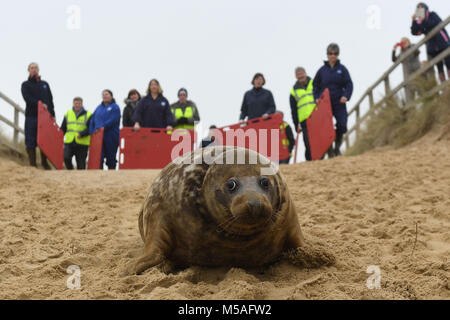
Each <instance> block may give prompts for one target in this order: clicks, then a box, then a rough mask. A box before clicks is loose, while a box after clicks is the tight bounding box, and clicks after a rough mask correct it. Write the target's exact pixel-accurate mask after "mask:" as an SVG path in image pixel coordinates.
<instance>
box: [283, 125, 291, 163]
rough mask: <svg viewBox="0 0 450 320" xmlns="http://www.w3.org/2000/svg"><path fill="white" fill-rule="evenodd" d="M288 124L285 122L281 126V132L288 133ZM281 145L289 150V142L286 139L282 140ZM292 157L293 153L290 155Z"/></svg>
mask: <svg viewBox="0 0 450 320" xmlns="http://www.w3.org/2000/svg"><path fill="white" fill-rule="evenodd" d="M287 126H288V124H287V122H286V121H283V123H282V124H281V125H280V130H281V131H283V130H284V131H286V128H287ZM281 144H282V146H283V147H284V148H289V140H288V139H287V137H286V138H283V139H281ZM289 155H290V156H292V152H291V153H290V154H289Z"/></svg>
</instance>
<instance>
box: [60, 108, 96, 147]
mask: <svg viewBox="0 0 450 320" xmlns="http://www.w3.org/2000/svg"><path fill="white" fill-rule="evenodd" d="M86 113H87V111H86V110H85V109H84V108H83V109H82V110H81V112H80V114H79V115H78V116H77V119H78V118H79V117H81V116H83V115H85V114H86ZM91 119H92V116H91V117H90V118H89V119H88V121H87V123H86V125H87V127H86V130H83V131H82V132H80V136H81V137H86V136H88V135H89V124H90V122H91ZM61 130H62V132H64V134H66V131H67V119H66V117H65V115H64V120H63V122H62V123H61ZM74 141H75V140H74Z"/></svg>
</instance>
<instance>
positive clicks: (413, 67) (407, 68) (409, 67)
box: [392, 37, 420, 103]
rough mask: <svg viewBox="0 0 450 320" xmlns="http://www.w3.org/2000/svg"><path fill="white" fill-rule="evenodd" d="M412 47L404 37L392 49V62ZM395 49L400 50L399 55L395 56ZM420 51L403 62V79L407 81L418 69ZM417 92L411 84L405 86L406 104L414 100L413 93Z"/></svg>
mask: <svg viewBox="0 0 450 320" xmlns="http://www.w3.org/2000/svg"><path fill="white" fill-rule="evenodd" d="M412 46H413V45H412V44H411V41H409V39H408V38H406V37H404V38H402V39H401V41H400V42H399V43H397V44H395V46H394V48H393V49H392V62H395V61H397V59H398V58H400V57H402V56H403V55H404V54H405V53H406V52H407V51H408V50H409V49H411V47H412ZM397 48H400V53H399V55H398V56H397V53H396V51H397ZM419 55H420V51H419V50H416V51H415V52H414V53H413V54H412V55H410V56H409V57H408V58H406V59H405V60H403V62H402V67H403V79H404V80H407V79H408V78H409V76H410V75H412V74H413V73H414V72H415V71H417V70H419V69H420V61H419ZM416 91H417V88H415V86H414V85H413V84H407V85H406V87H405V93H406V102H407V103H408V102H410V101H412V100H413V99H414V93H415V92H416Z"/></svg>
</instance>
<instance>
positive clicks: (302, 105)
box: [289, 67, 316, 161]
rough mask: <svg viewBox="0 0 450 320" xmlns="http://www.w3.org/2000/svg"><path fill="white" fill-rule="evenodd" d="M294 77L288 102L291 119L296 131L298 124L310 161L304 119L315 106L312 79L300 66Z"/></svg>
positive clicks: (306, 157) (307, 159)
mask: <svg viewBox="0 0 450 320" xmlns="http://www.w3.org/2000/svg"><path fill="white" fill-rule="evenodd" d="M295 77H296V78H297V82H296V83H295V84H294V87H293V88H292V89H291V94H290V97H289V102H290V106H291V113H292V120H293V122H294V126H295V131H297V132H298V128H299V125H300V127H301V129H302V133H303V142H304V143H305V149H306V151H305V159H306V161H311V149H310V146H309V138H308V128H307V127H306V120H307V119H308V118H309V117H310V116H311V113H312V112H313V111H314V109H315V108H316V102H315V100H314V94H313V80H312V79H311V78H310V77H308V76H307V74H306V71H305V69H304V68H302V67H298V68H296V69H295Z"/></svg>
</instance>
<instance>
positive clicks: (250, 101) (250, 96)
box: [239, 88, 276, 120]
mask: <svg viewBox="0 0 450 320" xmlns="http://www.w3.org/2000/svg"><path fill="white" fill-rule="evenodd" d="M275 110H276V107H275V100H274V99H273V95H272V92H270V91H269V90H266V89H264V88H258V89H256V88H253V89H251V90H249V91H247V92H246V93H245V95H244V101H243V102H242V107H241V116H240V118H239V119H240V120H244V119H245V117H248V120H251V119H254V118H259V117H262V116H263V115H264V114H272V113H275Z"/></svg>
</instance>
